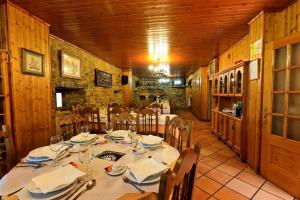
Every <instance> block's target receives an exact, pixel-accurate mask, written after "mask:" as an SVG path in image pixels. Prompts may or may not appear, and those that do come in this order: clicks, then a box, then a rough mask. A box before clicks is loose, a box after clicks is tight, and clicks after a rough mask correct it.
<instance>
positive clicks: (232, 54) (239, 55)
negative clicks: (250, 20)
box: [219, 35, 250, 71]
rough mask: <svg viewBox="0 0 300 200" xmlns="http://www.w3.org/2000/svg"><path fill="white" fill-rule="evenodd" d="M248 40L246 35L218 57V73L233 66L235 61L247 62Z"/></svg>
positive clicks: (248, 52)
mask: <svg viewBox="0 0 300 200" xmlns="http://www.w3.org/2000/svg"><path fill="white" fill-rule="evenodd" d="M249 39H250V38H249V35H246V36H245V37H244V38H242V39H241V40H240V41H239V42H237V43H236V44H235V45H233V46H232V47H231V48H230V49H228V50H227V51H225V52H224V53H222V54H221V55H220V56H219V71H223V70H226V69H228V68H230V67H232V66H234V65H235V64H236V62H237V61H245V60H249V54H250V43H249Z"/></svg>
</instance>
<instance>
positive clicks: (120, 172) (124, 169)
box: [105, 166, 127, 176]
mask: <svg viewBox="0 0 300 200" xmlns="http://www.w3.org/2000/svg"><path fill="white" fill-rule="evenodd" d="M126 169H127V167H126V166H124V167H123V169H121V170H119V171H111V172H108V171H106V170H105V172H106V173H107V174H108V175H110V176H118V175H121V174H123V173H124V172H125V171H126Z"/></svg>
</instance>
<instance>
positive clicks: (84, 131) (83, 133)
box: [80, 125, 90, 138]
mask: <svg viewBox="0 0 300 200" xmlns="http://www.w3.org/2000/svg"><path fill="white" fill-rule="evenodd" d="M89 134H90V130H89V126H88V125H87V126H81V132H80V135H81V137H83V138H86V137H87V136H88V135H89Z"/></svg>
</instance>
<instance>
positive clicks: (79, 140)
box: [70, 134, 97, 144]
mask: <svg viewBox="0 0 300 200" xmlns="http://www.w3.org/2000/svg"><path fill="white" fill-rule="evenodd" d="M96 139H97V135H96V134H88V135H87V136H86V137H83V136H82V135H81V134H78V135H75V136H74V137H72V138H71V140H70V142H71V144H90V143H93V142H95V141H96Z"/></svg>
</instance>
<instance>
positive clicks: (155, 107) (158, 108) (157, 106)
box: [149, 103, 163, 113]
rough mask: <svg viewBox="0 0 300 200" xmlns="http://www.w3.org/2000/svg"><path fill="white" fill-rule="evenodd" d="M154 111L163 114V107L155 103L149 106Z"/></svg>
mask: <svg viewBox="0 0 300 200" xmlns="http://www.w3.org/2000/svg"><path fill="white" fill-rule="evenodd" d="M149 108H151V109H153V110H157V111H158V112H159V113H163V106H162V105H160V104H158V103H153V104H151V105H150V106H149Z"/></svg>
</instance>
